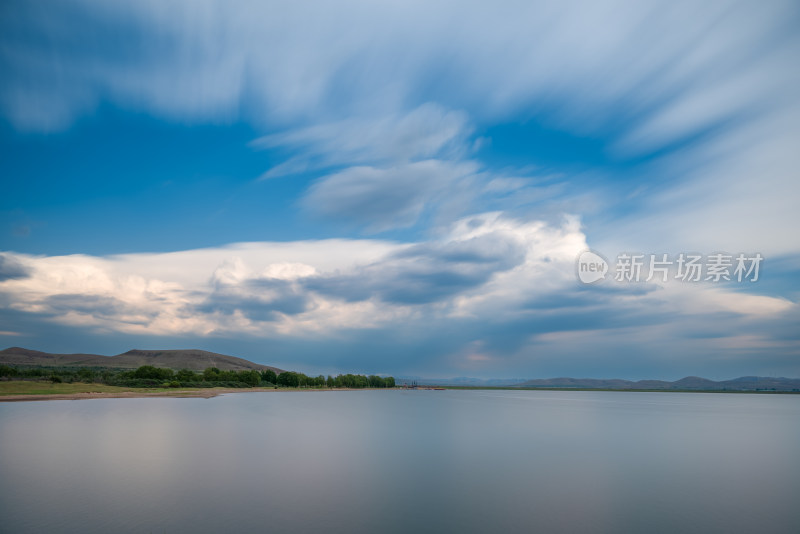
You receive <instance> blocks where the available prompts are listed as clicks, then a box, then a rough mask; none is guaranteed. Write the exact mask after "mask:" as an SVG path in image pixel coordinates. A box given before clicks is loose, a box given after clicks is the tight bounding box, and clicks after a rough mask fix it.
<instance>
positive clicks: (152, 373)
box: [133, 365, 174, 380]
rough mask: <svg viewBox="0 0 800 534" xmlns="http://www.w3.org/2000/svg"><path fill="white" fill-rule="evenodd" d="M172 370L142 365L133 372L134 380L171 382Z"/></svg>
mask: <svg viewBox="0 0 800 534" xmlns="http://www.w3.org/2000/svg"><path fill="white" fill-rule="evenodd" d="M173 374H174V373H173V372H172V369H164V368H161V367H153V366H152V365H143V366H141V367H139V368H138V369H136V370H135V371H134V372H133V377H134V378H139V379H150V380H172V376H173Z"/></svg>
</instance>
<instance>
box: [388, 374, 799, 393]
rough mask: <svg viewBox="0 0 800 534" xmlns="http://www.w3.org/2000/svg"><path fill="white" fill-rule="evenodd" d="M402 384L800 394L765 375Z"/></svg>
mask: <svg viewBox="0 0 800 534" xmlns="http://www.w3.org/2000/svg"><path fill="white" fill-rule="evenodd" d="M396 380H397V383H398V384H401V385H402V384H403V383H404V382H410V381H416V382H417V383H418V384H424V385H440V386H462V387H514V388H520V389H524V388H542V389H547V388H553V389H556V388H575V389H612V390H630V389H656V390H683V391H685V390H696V391H725V390H730V391H800V378H773V377H763V376H743V377H740V378H735V379H733V380H722V381H714V380H708V379H706V378H701V377H699V376H687V377H686V378H681V379H680V380H676V381H674V382H668V381H665V380H639V381H631V380H622V379H618V378H610V379H601V378H568V377H563V378H543V379H536V380H515V379H512V378H508V379H489V380H482V379H479V378H466V377H459V378H447V379H445V378H442V379H426V378H422V377H411V378H407V379H406V378H403V377H400V378H396Z"/></svg>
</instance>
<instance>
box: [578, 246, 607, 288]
mask: <svg viewBox="0 0 800 534" xmlns="http://www.w3.org/2000/svg"><path fill="white" fill-rule="evenodd" d="M576 268H577V270H578V272H577V274H578V280H580V281H581V283H583V284H593V283H595V282H598V281H600V280H604V279H605V277H606V273H608V262H607V261H606V259H605V258H603V257H602V256H601V255H599V254H598V253H596V252H593V251H591V250H584V251H583V252H581V254H580V256H578V262H577V263H576Z"/></svg>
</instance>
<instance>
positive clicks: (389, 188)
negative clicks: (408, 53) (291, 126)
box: [303, 160, 477, 232]
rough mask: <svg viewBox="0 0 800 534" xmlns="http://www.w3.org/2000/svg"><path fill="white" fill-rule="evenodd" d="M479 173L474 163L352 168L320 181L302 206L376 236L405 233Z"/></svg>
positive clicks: (429, 161) (426, 163) (420, 163)
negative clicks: (394, 230) (384, 232)
mask: <svg viewBox="0 0 800 534" xmlns="http://www.w3.org/2000/svg"><path fill="white" fill-rule="evenodd" d="M476 170H477V169H476V167H475V165H474V164H471V163H450V162H443V161H438V160H426V161H419V162H415V163H409V164H406V165H399V166H396V167H390V168H383V169H380V168H375V167H351V168H349V169H346V170H344V171H342V172H339V173H336V174H333V175H330V176H326V177H324V178H321V179H319V180H317V181H316V182H315V183H314V184H313V185H312V186H311V188H310V189H309V190H308V192H307V194H306V196H305V198H304V199H303V204H304V206H305V207H306V208H307V209H308V210H309V211H311V212H312V213H314V214H316V215H318V216H322V217H325V218H328V219H332V220H334V221H341V222H345V223H351V224H355V225H358V226H365V227H367V229H368V230H369V231H372V232H378V231H382V230H387V229H390V228H405V227H409V226H412V225H413V224H414V223H416V222H417V220H418V219H419V217H420V216H421V215H422V213H423V211H424V209H425V208H426V207H427V206H429V205H430V204H431V203H433V202H435V201H442V200H444V199H443V198H442V196H443V195H444V194H446V193H445V192H447V191H450V190H451V189H453V188H455V187H456V184H457V182H466V181H467V179H469V178H470V177H471V176H473V175H474V174H475V172H476Z"/></svg>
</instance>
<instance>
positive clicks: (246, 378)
mask: <svg viewBox="0 0 800 534" xmlns="http://www.w3.org/2000/svg"><path fill="white" fill-rule="evenodd" d="M238 378H239V382H244V383H245V384H247V385H248V386H251V387H255V386H257V385H259V384H260V383H261V373H259V372H258V371H239V376H238Z"/></svg>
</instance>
